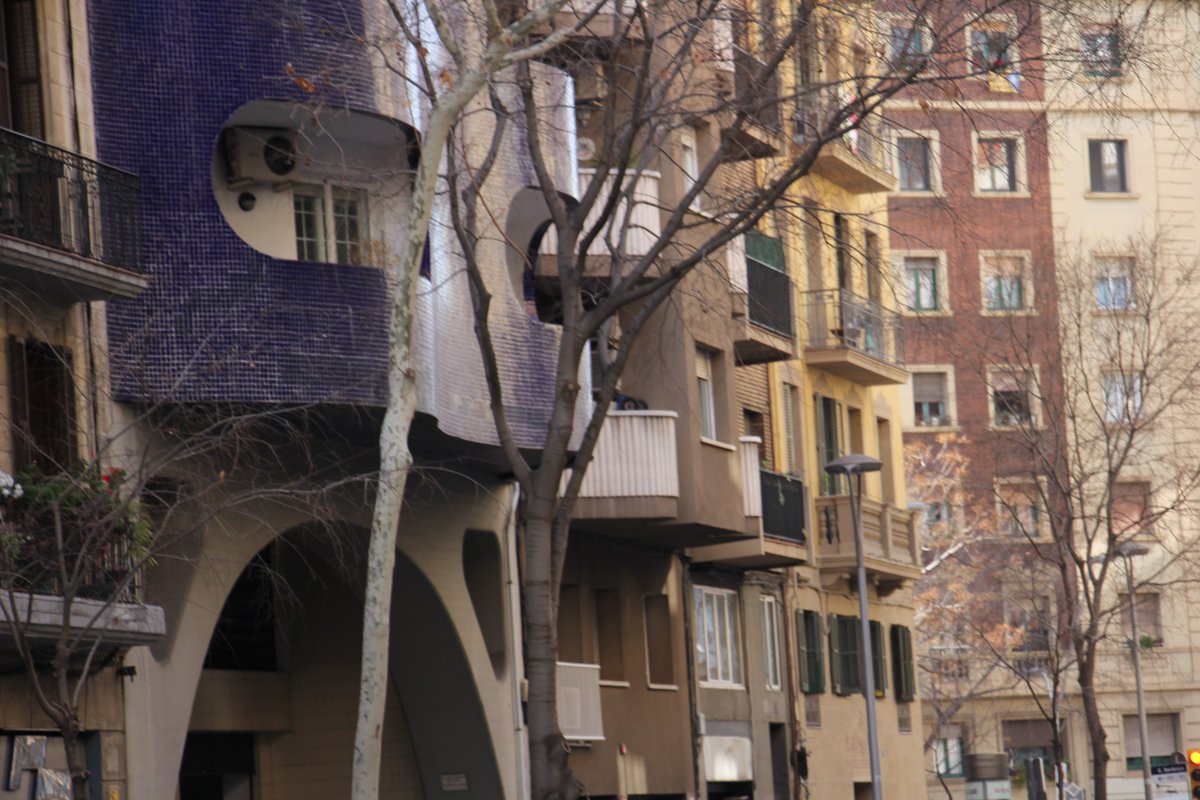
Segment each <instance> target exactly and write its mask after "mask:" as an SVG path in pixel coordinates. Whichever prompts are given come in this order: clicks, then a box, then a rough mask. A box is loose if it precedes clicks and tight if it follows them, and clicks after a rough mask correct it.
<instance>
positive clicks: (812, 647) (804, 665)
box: [796, 611, 825, 694]
mask: <svg viewBox="0 0 1200 800" xmlns="http://www.w3.org/2000/svg"><path fill="white" fill-rule="evenodd" d="M821 639H822V637H821V615H820V614H818V613H817V612H816V611H797V612H796V642H797V644H798V645H799V648H800V659H799V661H800V691H801V692H803V693H804V694H821V693H822V692H824V691H825V654H824V652H823V648H822V646H821Z"/></svg>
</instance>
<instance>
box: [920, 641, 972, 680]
mask: <svg viewBox="0 0 1200 800" xmlns="http://www.w3.org/2000/svg"><path fill="white" fill-rule="evenodd" d="M970 653H971V651H970V650H969V649H968V648H967V646H966V645H961V644H948V645H934V646H932V647H930V648H929V655H930V658H932V660H933V673H934V674H935V675H937V676H938V677H940V678H945V679H947V680H965V679H967V678H970V677H971V660H970Z"/></svg>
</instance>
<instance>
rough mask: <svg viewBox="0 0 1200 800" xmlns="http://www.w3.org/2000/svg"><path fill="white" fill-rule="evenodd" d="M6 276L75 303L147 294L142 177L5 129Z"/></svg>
mask: <svg viewBox="0 0 1200 800" xmlns="http://www.w3.org/2000/svg"><path fill="white" fill-rule="evenodd" d="M0 275H3V276H4V277H5V278H8V279H10V280H12V281H13V282H15V283H18V284H20V285H23V286H26V287H28V288H30V289H31V290H33V291H36V292H38V293H40V294H48V295H50V296H52V297H57V298H60V299H64V300H67V301H69V302H77V301H87V300H103V299H107V298H112V297H132V296H134V295H136V294H138V293H139V292H141V291H142V290H143V289H145V288H146V286H147V278H146V276H145V275H143V274H142V261H141V194H140V190H139V188H138V179H137V177H136V176H135V175H132V174H130V173H128V172H123V171H122V170H119V169H116V168H114V167H110V166H107V165H105V164H101V163H99V162H97V161H93V160H91V159H89V158H84V157H83V156H81V155H79V154H77V153H71V152H69V151H67V150H62V149H60V148H57V147H54V146H52V145H49V144H46V143H45V142H42V141H39V140H37V139H31V138H29V137H28V136H23V135H21V134H19V133H15V132H13V131H10V130H4V129H0Z"/></svg>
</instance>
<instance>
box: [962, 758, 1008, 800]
mask: <svg viewBox="0 0 1200 800" xmlns="http://www.w3.org/2000/svg"><path fill="white" fill-rule="evenodd" d="M963 771H964V772H965V774H966V779H967V782H966V785H965V786H964V787H963V788H964V789H965V790H966V794H965V795H964V796H965V800H1012V781H1010V780H1009V779H1008V756H1007V755H1006V754H1004V753H968V754H967V755H966V756H965V757H964V758H963Z"/></svg>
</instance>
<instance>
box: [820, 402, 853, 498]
mask: <svg viewBox="0 0 1200 800" xmlns="http://www.w3.org/2000/svg"><path fill="white" fill-rule="evenodd" d="M813 400H814V404H815V406H816V410H817V472H818V473H820V487H821V494H823V495H831V494H844V493H845V486H846V484H845V480H846V478H845V476H844V475H830V474H829V473H827V472H826V471H825V465H826V464H828V463H829V462H830V461H832V460H834V459H835V458H837V457H838V456H840V455H842V453H843V451H844V448H845V437H846V430H845V423H844V422H843V421H842V404H841V403H839V402H838V401H837V400H834V399H832V398H829V397H822V396H821V395H814V397H813Z"/></svg>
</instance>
